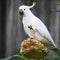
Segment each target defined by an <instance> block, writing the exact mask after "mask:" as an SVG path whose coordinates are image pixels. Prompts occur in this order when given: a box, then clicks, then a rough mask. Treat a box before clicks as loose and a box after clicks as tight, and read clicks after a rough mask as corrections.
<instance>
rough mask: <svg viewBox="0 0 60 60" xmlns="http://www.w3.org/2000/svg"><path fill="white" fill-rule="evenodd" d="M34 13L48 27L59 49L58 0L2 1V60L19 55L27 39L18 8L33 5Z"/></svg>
mask: <svg viewBox="0 0 60 60" xmlns="http://www.w3.org/2000/svg"><path fill="white" fill-rule="evenodd" d="M33 1H35V2H36V3H37V4H36V6H35V7H34V8H32V12H33V13H34V14H35V15H36V16H37V17H38V18H40V19H41V20H42V21H43V22H44V23H45V25H46V26H47V28H48V30H49V32H50V33H51V35H52V37H53V39H54V42H55V43H56V45H57V46H58V47H59V43H60V41H59V40H60V37H59V36H60V13H59V12H55V11H53V10H58V9H59V8H60V6H59V5H58V4H59V2H57V1H56V0H0V58H4V57H8V56H11V55H14V54H17V53H18V52H19V50H20V43H21V42H22V40H23V39H25V38H27V35H26V34H25V32H24V30H23V27H22V22H21V21H22V16H20V15H19V12H18V7H19V6H20V5H22V4H25V5H32V3H33Z"/></svg>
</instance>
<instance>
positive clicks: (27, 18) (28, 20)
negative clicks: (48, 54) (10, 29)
mask: <svg viewBox="0 0 60 60" xmlns="http://www.w3.org/2000/svg"><path fill="white" fill-rule="evenodd" d="M35 4H36V3H35V2H34V3H33V4H32V6H26V5H22V6H20V7H19V14H20V15H23V20H22V23H23V27H24V30H25V32H26V34H27V35H28V36H29V37H30V38H34V39H37V40H40V41H43V42H50V43H51V44H53V46H55V47H56V45H55V43H54V41H53V39H52V37H51V35H50V33H49V31H48V29H47V27H46V26H45V24H44V23H43V22H42V21H41V20H40V19H39V18H37V17H36V16H35V15H34V14H33V13H32V12H31V10H30V8H32V7H33V6H34V5H35Z"/></svg>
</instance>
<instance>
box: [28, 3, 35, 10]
mask: <svg viewBox="0 0 60 60" xmlns="http://www.w3.org/2000/svg"><path fill="white" fill-rule="evenodd" d="M35 5H36V2H33V4H32V5H31V6H28V8H29V9H30V8H33V7H34V6H35Z"/></svg>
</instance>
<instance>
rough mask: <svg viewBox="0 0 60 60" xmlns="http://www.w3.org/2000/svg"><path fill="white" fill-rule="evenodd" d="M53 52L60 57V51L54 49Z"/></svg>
mask: <svg viewBox="0 0 60 60" xmlns="http://www.w3.org/2000/svg"><path fill="white" fill-rule="evenodd" d="M51 50H53V51H54V52H55V53H56V54H57V55H58V56H60V49H58V48H54V47H52V48H51Z"/></svg>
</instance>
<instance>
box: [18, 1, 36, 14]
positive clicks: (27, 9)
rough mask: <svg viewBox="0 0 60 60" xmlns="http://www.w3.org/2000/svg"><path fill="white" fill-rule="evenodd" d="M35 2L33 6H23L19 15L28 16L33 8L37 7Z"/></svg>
mask: <svg viewBox="0 0 60 60" xmlns="http://www.w3.org/2000/svg"><path fill="white" fill-rule="evenodd" d="M35 4H36V3H35V2H33V4H32V6H26V5H22V6H20V7H19V14H20V15H26V14H28V13H29V12H31V11H30V9H31V8H33V7H34V6H35Z"/></svg>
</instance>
